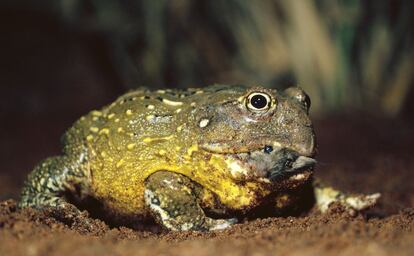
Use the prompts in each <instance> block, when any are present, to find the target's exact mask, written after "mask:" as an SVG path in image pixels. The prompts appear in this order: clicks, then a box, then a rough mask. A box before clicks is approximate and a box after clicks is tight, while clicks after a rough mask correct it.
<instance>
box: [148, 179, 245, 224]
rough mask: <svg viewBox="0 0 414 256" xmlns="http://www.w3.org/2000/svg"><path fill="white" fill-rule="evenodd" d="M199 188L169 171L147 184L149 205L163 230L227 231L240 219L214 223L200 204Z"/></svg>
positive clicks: (149, 180)
mask: <svg viewBox="0 0 414 256" xmlns="http://www.w3.org/2000/svg"><path fill="white" fill-rule="evenodd" d="M195 186H196V185H195V184H194V183H193V182H192V181H191V180H190V179H188V178H187V177H185V176H183V175H180V174H176V173H172V172H166V171H160V172H157V173H154V174H153V175H151V176H150V177H149V178H148V179H147V182H146V189H145V203H146V205H147V206H148V208H149V209H150V211H151V214H152V215H153V216H154V217H155V219H156V221H157V222H158V223H159V224H161V225H162V226H164V227H166V228H168V229H169V230H173V231H187V230H194V231H207V230H218V229H225V228H227V227H229V226H231V225H232V224H234V223H236V222H237V220H236V219H212V218H209V217H207V216H206V215H205V214H204V212H203V210H202V209H201V207H200V205H199V204H198V200H197V198H198V195H197V191H196V189H195Z"/></svg>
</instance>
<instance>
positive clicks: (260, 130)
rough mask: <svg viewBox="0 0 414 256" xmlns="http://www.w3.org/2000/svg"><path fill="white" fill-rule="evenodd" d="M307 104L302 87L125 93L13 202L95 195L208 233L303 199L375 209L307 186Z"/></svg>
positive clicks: (60, 203)
mask: <svg viewBox="0 0 414 256" xmlns="http://www.w3.org/2000/svg"><path fill="white" fill-rule="evenodd" d="M310 104H311V102H310V99H309V97H308V95H307V94H306V93H305V92H304V91H303V90H302V89H300V88H299V87H291V88H288V89H286V90H284V91H279V90H275V89H268V88H264V87H259V86H256V87H246V86H235V85H233V86H230V85H212V86H209V87H206V88H202V89H186V90H170V89H166V90H157V91H150V90H146V89H138V90H135V91H131V92H129V93H126V94H125V95H123V96H121V97H119V98H118V99H117V100H116V101H115V102H113V103H112V104H110V105H108V106H106V107H103V108H102V109H101V110H94V111H92V112H90V113H89V114H87V115H85V116H83V117H81V118H80V119H79V120H78V121H76V122H75V124H74V125H73V126H72V127H71V128H69V129H68V131H67V132H66V133H65V135H64V136H63V154H62V155H60V156H55V157H50V158H47V159H46V160H44V161H43V162H41V163H40V164H39V165H38V166H37V167H35V168H34V170H33V171H32V172H31V174H30V175H29V177H28V179H27V181H26V183H25V185H24V188H23V191H22V195H21V200H20V202H19V206H20V207H35V208H40V209H42V208H45V207H53V208H56V209H64V208H75V207H74V206H73V205H72V204H71V203H70V202H69V201H68V200H67V196H66V195H67V194H68V193H69V194H72V195H76V196H77V197H79V198H83V197H85V196H92V197H93V198H95V199H96V200H98V201H99V202H101V203H102V205H103V206H104V210H105V211H106V212H108V213H110V214H111V215H113V216H123V217H124V218H130V219H145V218H154V219H155V220H156V221H157V222H158V223H159V224H160V225H162V226H163V227H165V228H167V229H169V230H177V231H182V230H204V231H206V230H216V229H224V228H227V227H229V226H230V225H232V224H233V223H236V222H237V220H238V219H237V218H236V217H239V218H240V217H242V216H245V215H248V214H251V213H252V212H253V213H254V211H256V210H258V209H263V206H264V205H265V206H266V209H267V211H268V212H272V213H277V214H283V213H285V212H288V211H286V210H288V209H293V208H295V209H299V210H301V209H303V210H305V208H306V207H305V205H306V203H305V201H306V200H305V201H304V200H301V199H303V198H313V199H314V200H313V201H314V202H315V203H316V205H317V206H318V207H319V208H320V210H321V211H326V209H327V208H328V206H329V204H330V203H332V202H339V203H340V204H342V205H344V206H345V207H346V208H347V209H350V210H354V211H361V210H364V209H366V208H368V207H370V206H372V205H374V204H375V203H376V201H377V199H378V197H379V195H378V194H373V195H348V194H345V193H341V192H339V191H337V190H335V189H333V188H331V187H327V186H323V185H320V184H319V182H314V181H313V172H314V166H315V164H316V160H315V159H314V157H315V154H316V142H315V133H314V129H313V126H312V122H311V120H310V118H309V115H308V112H309V108H310ZM75 209H76V208H75Z"/></svg>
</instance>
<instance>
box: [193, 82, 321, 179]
mask: <svg viewBox="0 0 414 256" xmlns="http://www.w3.org/2000/svg"><path fill="white" fill-rule="evenodd" d="M205 102H206V103H205V104H204V106H203V107H202V111H200V112H198V113H199V114H200V115H199V116H197V118H198V119H197V122H198V126H199V129H200V132H199V134H200V138H199V145H200V146H201V148H202V149H204V150H206V151H208V152H210V153H213V154H221V155H222V156H223V158H225V161H226V163H227V165H228V168H229V171H230V172H231V174H232V175H233V177H234V178H235V179H238V180H256V179H261V180H266V179H267V180H268V181H269V180H270V181H275V180H277V179H279V178H281V177H286V176H293V175H296V176H298V175H299V174H301V175H302V174H303V173H304V172H306V173H308V174H309V173H311V172H312V169H313V165H314V164H315V162H316V161H315V160H314V159H313V157H314V155H315V153H316V143H315V133H314V130H313V126H312V122H311V120H310V118H309V116H308V113H309V107H310V99H309V96H308V95H307V94H306V93H305V92H304V91H303V90H302V89H300V88H299V87H291V88H288V89H286V90H284V91H280V92H279V91H277V90H274V89H267V88H263V87H254V88H246V87H239V86H236V87H227V88H226V89H222V90H221V91H219V92H215V94H214V97H211V98H210V99H207V100H206V101H205ZM299 176H300V175H299ZM302 176H303V177H304V175H302ZM302 176H300V177H302ZM307 177H309V175H307Z"/></svg>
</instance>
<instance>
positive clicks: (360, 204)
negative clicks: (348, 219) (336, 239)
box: [313, 180, 381, 214]
mask: <svg viewBox="0 0 414 256" xmlns="http://www.w3.org/2000/svg"><path fill="white" fill-rule="evenodd" d="M313 185H314V193H315V200H316V205H317V207H318V209H319V210H320V211H321V212H326V211H327V210H328V208H329V205H330V204H332V203H334V202H337V203H339V204H341V205H342V206H344V207H345V208H346V209H347V210H348V211H349V212H350V213H351V214H355V213H356V212H360V211H363V210H366V209H368V208H371V207H372V206H374V205H375V204H376V203H377V202H378V200H379V198H380V197H381V194H380V193H374V194H370V195H364V194H348V193H343V192H341V191H339V190H336V189H334V188H332V187H330V186H326V185H324V184H322V182H320V181H319V180H316V181H314V184H313Z"/></svg>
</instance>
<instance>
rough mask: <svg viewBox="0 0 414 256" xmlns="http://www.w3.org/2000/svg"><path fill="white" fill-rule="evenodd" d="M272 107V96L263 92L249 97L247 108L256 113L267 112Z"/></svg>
mask: <svg viewBox="0 0 414 256" xmlns="http://www.w3.org/2000/svg"><path fill="white" fill-rule="evenodd" d="M271 105H272V99H271V97H270V95H268V94H266V93H263V92H253V93H251V94H249V95H248V96H247V102H246V106H247V108H248V109H249V110H251V111H254V112H266V111H267V110H269V109H270V107H271Z"/></svg>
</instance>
